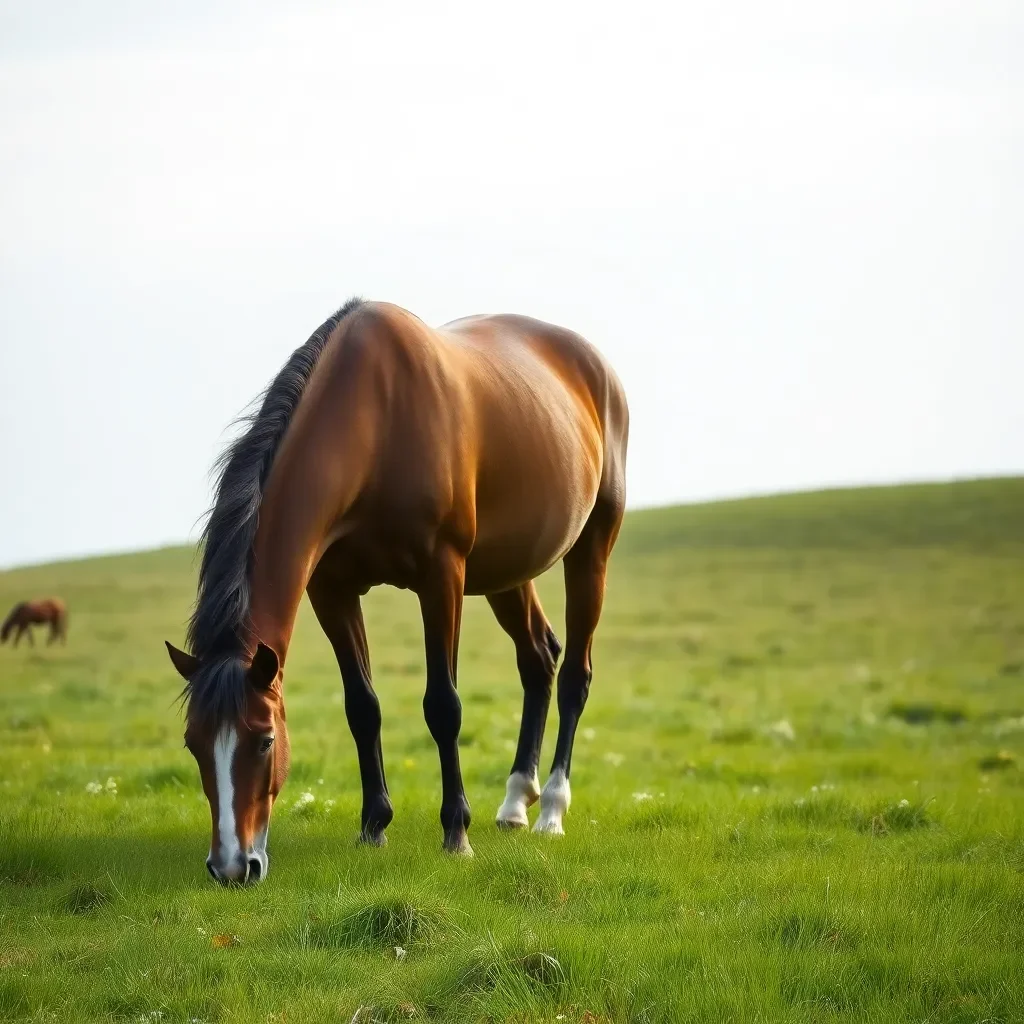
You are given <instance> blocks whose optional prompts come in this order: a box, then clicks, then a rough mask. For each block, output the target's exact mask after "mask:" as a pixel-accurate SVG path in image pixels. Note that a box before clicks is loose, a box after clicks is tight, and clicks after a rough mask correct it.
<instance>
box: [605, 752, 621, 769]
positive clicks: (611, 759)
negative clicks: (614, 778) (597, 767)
mask: <svg viewBox="0 0 1024 1024" xmlns="http://www.w3.org/2000/svg"><path fill="white" fill-rule="evenodd" d="M604 759H605V760H606V761H607V762H608V763H609V764H610V765H612V766H613V767H614V768H618V767H619V765H620V764H622V762H623V761H625V760H626V759H625V757H623V756H622V754H616V753H615V751H614V750H609V751H608V753H607V754H605V755H604Z"/></svg>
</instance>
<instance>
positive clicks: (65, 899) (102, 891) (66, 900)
mask: <svg viewBox="0 0 1024 1024" xmlns="http://www.w3.org/2000/svg"><path fill="white" fill-rule="evenodd" d="M110 901H111V895H110V892H109V890H108V889H106V888H105V887H104V886H102V885H99V884H97V883H96V882H79V883H77V884H76V885H73V886H71V888H70V889H68V890H67V891H66V892H64V893H63V895H62V896H61V897H60V900H59V901H58V904H57V905H58V907H59V909H60V910H62V911H63V912H64V913H66V914H75V915H81V914H91V913H92V912H93V911H95V910H99V909H101V908H102V907H105V906H106V905H107V904H108V903H109V902H110Z"/></svg>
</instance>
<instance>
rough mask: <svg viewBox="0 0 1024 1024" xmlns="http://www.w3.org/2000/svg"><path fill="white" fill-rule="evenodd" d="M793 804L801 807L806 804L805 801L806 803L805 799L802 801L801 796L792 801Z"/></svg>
mask: <svg viewBox="0 0 1024 1024" xmlns="http://www.w3.org/2000/svg"><path fill="white" fill-rule="evenodd" d="M793 803H794V804H795V805H796V806H797V807H803V805H804V804H805V803H807V801H806V800H805V799H804V798H803V797H802V796H801V797H798V798H797V799H796V800H794V801H793Z"/></svg>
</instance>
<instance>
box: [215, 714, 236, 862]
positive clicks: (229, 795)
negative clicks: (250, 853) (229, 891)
mask: <svg viewBox="0 0 1024 1024" xmlns="http://www.w3.org/2000/svg"><path fill="white" fill-rule="evenodd" d="M237 746H238V733H237V732H236V731H235V728H234V726H231V725H225V726H224V727H223V728H222V729H221V730H220V732H219V733H217V738H216V739H215V740H214V743H213V764H214V768H215V770H216V774H217V834H218V836H219V838H220V857H219V858H216V859H217V860H219V862H220V863H219V865H218V866H219V867H220V868H221V870H223V869H224V868H226V867H234V866H235V864H236V862H237V861H238V859H239V856H238V855H239V854H240V853H241V851H242V845H241V843H240V842H239V841H238V827H237V826H236V824H235V786H234V783H233V782H232V779H231V766H232V764H233V763H234V760H235V748H236V747H237Z"/></svg>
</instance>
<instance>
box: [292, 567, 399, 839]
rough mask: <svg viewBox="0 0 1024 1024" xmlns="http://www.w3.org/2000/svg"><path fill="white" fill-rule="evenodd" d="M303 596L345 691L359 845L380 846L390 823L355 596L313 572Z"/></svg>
mask: <svg viewBox="0 0 1024 1024" xmlns="http://www.w3.org/2000/svg"><path fill="white" fill-rule="evenodd" d="M308 593H309V599H310V603H311V604H312V605H313V611H314V612H316V617H317V620H318V621H319V623H320V625H321V627H322V628H323V631H324V632H325V633H326V634H327V639H328V640H330V642H331V646H332V647H333V648H334V655H335V657H336V658H337V659H338V667H339V668H340V669H341V680H342V685H343V686H344V688H345V716H346V718H348V726H349V728H350V729H351V730H352V737H353V739H355V741H356V753H357V755H358V757H359V777H360V780H361V782H362V787H363V809H362V814H361V827H360V831H359V838H360V840H361V841H362V842H364V843H370V844H371V845H373V846H383V845H384V844H385V842H386V841H387V839H386V837H385V835H384V830H385V829H386V828H387V827H388V825H389V824H391V819H392V817H393V816H394V811H393V810H392V807H391V799H390V797H389V796H388V784H387V779H386V778H385V777H384V754H383V752H382V750H381V745H380V726H381V716H380V702H379V701H378V700H377V695H376V694H375V693H374V692H373V684H372V683H371V682H370V654H369V649H368V648H367V644H366V630H365V628H364V627H363V612H362V608H361V607H360V604H359V595H358V594H354V593H346V592H344V591H342V592H341V593H338V592H335V591H334V590H333V588H332V587H331V586H330V584H329V583H328V582H327V580H326V578H325V577H323V576H320V577H318V576H317V575H316V573H314V575H313V579H312V580H310V583H309V587H308Z"/></svg>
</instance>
